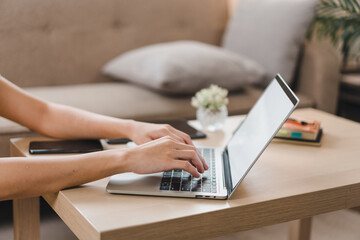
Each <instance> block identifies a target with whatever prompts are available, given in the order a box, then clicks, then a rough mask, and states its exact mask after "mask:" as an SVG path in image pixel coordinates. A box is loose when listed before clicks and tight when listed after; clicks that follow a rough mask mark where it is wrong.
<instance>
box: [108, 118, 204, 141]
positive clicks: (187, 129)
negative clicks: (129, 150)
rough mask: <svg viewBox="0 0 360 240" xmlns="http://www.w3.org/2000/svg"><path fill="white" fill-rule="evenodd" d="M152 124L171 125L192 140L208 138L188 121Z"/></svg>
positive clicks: (166, 121) (121, 139)
mask: <svg viewBox="0 0 360 240" xmlns="http://www.w3.org/2000/svg"><path fill="white" fill-rule="evenodd" d="M150 123H159V124H170V125H171V126H173V127H174V128H176V129H178V130H180V131H182V132H184V133H186V134H188V135H189V136H190V137H191V139H200V138H206V134H205V133H203V132H202V131H199V130H197V129H195V128H193V127H192V126H190V125H189V124H188V123H187V120H186V119H177V120H160V121H151V122H150ZM130 141H131V140H130V139H127V138H118V139H108V140H106V142H107V143H108V144H125V143H128V142H130Z"/></svg>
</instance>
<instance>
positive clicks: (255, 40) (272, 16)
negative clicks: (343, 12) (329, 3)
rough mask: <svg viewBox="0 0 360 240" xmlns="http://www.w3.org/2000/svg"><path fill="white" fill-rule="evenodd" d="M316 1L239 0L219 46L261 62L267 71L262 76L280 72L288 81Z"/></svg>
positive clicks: (291, 76) (290, 78)
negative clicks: (221, 44) (221, 45)
mask: <svg viewBox="0 0 360 240" xmlns="http://www.w3.org/2000/svg"><path fill="white" fill-rule="evenodd" d="M317 3H318V1H315V0H272V1H269V0H241V1H239V3H238V6H237V7H236V9H235V12H234V13H233V15H232V17H231V20H230V22H229V24H228V27H227V29H226V32H225V34H224V41H223V46H224V47H225V48H226V49H228V50H231V51H234V52H237V53H239V54H241V55H245V56H247V57H249V58H251V59H253V60H255V61H256V62H258V63H260V64H261V65H262V66H264V67H265V69H266V70H267V73H268V78H265V79H269V80H271V79H272V77H273V76H274V75H275V74H276V73H280V74H281V75H282V76H283V78H284V79H285V81H286V82H287V83H290V82H291V81H292V80H293V78H294V73H295V67H296V63H297V60H298V55H299V52H300V48H301V45H302V43H303V40H304V38H305V33H306V30H307V28H308V26H309V25H310V22H311V21H312V19H313V16H314V14H315V6H316V5H317ZM264 84H266V83H264Z"/></svg>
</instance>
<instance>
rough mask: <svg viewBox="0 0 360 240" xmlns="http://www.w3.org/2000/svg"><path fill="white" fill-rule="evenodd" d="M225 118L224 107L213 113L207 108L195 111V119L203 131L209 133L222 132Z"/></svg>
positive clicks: (226, 112)
mask: <svg viewBox="0 0 360 240" xmlns="http://www.w3.org/2000/svg"><path fill="white" fill-rule="evenodd" d="M227 116H228V111H227V108H226V106H222V107H220V108H219V109H217V110H215V111H211V110H209V109H207V108H198V109H197V111H196V119H197V120H198V121H199V122H200V124H201V126H202V127H203V128H204V129H206V130H208V131H211V132H214V131H218V130H222V129H223V128H224V123H225V120H226V118H227Z"/></svg>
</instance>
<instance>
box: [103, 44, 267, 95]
mask: <svg viewBox="0 0 360 240" xmlns="http://www.w3.org/2000/svg"><path fill="white" fill-rule="evenodd" d="M103 73H104V74H106V75H109V76H111V77H113V78H115V79H119V80H126V81H129V82H133V83H136V84H139V85H142V86H145V87H149V88H152V89H154V90H158V91H161V92H164V93H168V94H185V93H187V94H189V93H190V94H194V93H195V92H197V91H199V90H200V89H202V88H205V87H209V86H210V85H211V84H216V85H219V86H220V87H223V88H226V89H227V90H229V91H234V90H239V89H241V88H242V87H243V86H244V85H247V84H251V83H257V82H259V81H262V78H263V77H264V76H265V70H264V68H263V67H262V66H261V65H259V64H257V63H256V62H254V61H252V60H251V59H248V58H247V57H244V56H241V55H238V54H235V53H232V52H230V51H227V50H225V49H223V48H220V47H218V46H214V45H210V44H205V43H201V42H197V41H175V42H168V43H159V44H154V45H150V46H147V47H142V48H138V49H135V50H132V51H129V52H126V53H124V54H122V55H120V56H118V57H116V58H114V59H112V60H111V61H110V62H108V63H107V64H106V65H105V66H104V68H103Z"/></svg>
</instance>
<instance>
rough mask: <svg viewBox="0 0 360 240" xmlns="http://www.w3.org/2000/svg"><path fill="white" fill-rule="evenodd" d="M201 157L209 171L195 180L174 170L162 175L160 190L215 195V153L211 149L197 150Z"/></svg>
mask: <svg viewBox="0 0 360 240" xmlns="http://www.w3.org/2000/svg"><path fill="white" fill-rule="evenodd" d="M198 150H199V151H200V153H201V155H202V156H203V157H204V159H205V162H206V163H207V165H208V166H209V169H208V170H206V171H205V172H204V173H203V174H201V177H200V178H195V177H194V176H192V175H191V174H190V173H188V172H186V171H183V170H181V169H174V170H171V171H166V172H164V173H163V177H162V180H161V183H160V190H168V191H184V192H211V193H216V191H217V189H216V172H215V151H214V149H212V148H199V149H198Z"/></svg>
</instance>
